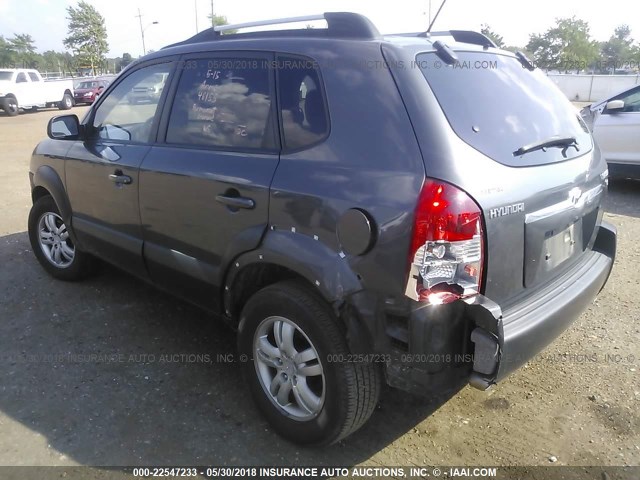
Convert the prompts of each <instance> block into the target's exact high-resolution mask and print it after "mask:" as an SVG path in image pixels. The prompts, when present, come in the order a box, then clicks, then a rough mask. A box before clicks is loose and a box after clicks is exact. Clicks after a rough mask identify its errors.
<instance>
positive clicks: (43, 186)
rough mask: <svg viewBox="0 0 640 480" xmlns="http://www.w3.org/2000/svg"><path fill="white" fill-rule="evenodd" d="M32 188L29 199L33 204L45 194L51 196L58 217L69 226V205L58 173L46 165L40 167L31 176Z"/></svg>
mask: <svg viewBox="0 0 640 480" xmlns="http://www.w3.org/2000/svg"><path fill="white" fill-rule="evenodd" d="M33 186H34V188H33V190H32V191H31V199H32V200H33V202H34V203H35V202H36V201H37V200H38V199H39V198H41V197H42V196H44V195H46V194H48V195H51V197H53V201H54V202H56V205H57V207H58V209H59V210H60V216H61V217H62V219H63V220H64V222H65V224H67V225H68V226H69V225H71V214H72V210H71V204H70V203H69V198H68V197H67V191H66V189H65V188H64V184H63V183H62V179H61V178H60V176H59V175H58V172H56V171H55V170H54V169H53V168H51V167H50V166H48V165H42V166H40V167H39V168H38V170H37V171H36V173H35V174H34V176H33Z"/></svg>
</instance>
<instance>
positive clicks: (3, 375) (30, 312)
mask: <svg viewBox="0 0 640 480" xmlns="http://www.w3.org/2000/svg"><path fill="white" fill-rule="evenodd" d="M84 111H85V108H75V109H74V110H73V113H76V114H79V115H80V114H81V113H82V112H84ZM58 113H59V112H57V111H54V110H47V111H41V112H38V113H28V114H22V115H20V116H19V117H17V118H8V117H6V116H3V115H0V148H1V149H2V155H1V161H2V166H3V168H2V170H1V171H0V182H1V184H2V186H3V188H2V190H0V209H1V211H2V213H3V215H2V216H1V217H0V319H1V320H2V322H1V323H0V432H2V435H0V465H101V466H110V465H153V464H161V465H189V464H200V465H213V464H218V465H222V464H228V465H234V464H240V465H247V464H253V465H260V464H282V465H292V464H293V465H303V464H315V465H358V464H368V465H374V466H375V465H405V466H410V465H549V464H552V463H553V464H554V465H638V464H640V413H639V411H640V409H639V408H638V407H639V406H640V381H639V375H638V370H639V369H640V325H639V323H638V312H639V310H640V309H639V307H640V300H639V295H638V294H639V293H640V273H639V272H640V269H639V268H638V265H639V264H640V247H639V246H638V245H639V243H638V239H640V182H632V181H622V182H614V183H612V184H611V186H610V195H609V198H608V203H607V212H608V213H607V214H606V218H607V220H609V221H610V222H612V223H614V224H615V225H616V226H617V227H618V233H619V236H618V242H619V243H618V257H617V259H616V266H615V268H614V271H613V274H612V276H611V279H610V281H609V283H608V285H607V287H606V288H605V289H604V291H603V292H602V293H601V294H600V296H599V297H598V299H597V300H596V301H595V302H594V303H593V304H592V305H591V306H590V307H589V309H588V310H587V311H586V312H585V313H584V314H583V315H582V317H581V318H580V319H579V320H578V321H577V322H576V323H575V324H574V325H573V326H572V327H571V328H570V329H569V330H568V331H567V332H566V333H564V334H563V335H562V336H561V337H560V338H558V339H557V340H556V341H555V342H554V343H553V344H552V345H551V346H549V347H548V348H547V349H546V350H545V351H544V352H543V353H542V354H541V356H540V357H538V358H537V359H535V360H533V361H531V362H530V363H529V364H527V366H526V367H524V368H523V369H521V370H520V371H518V372H516V373H515V374H513V375H512V376H511V377H510V378H509V379H508V380H506V381H505V382H504V383H502V384H500V385H498V386H496V387H495V388H493V389H492V390H490V391H489V392H480V391H477V390H474V389H472V388H469V387H466V388H464V389H463V390H462V391H461V392H460V393H459V394H457V395H456V396H455V397H454V398H452V399H450V400H449V401H447V402H446V403H442V404H441V402H428V401H425V400H423V399H419V398H415V397H412V396H410V395H407V394H404V393H402V392H398V391H392V390H389V391H387V392H386V393H385V394H384V397H383V399H382V401H381V404H380V406H379V408H378V410H377V411H376V413H375V414H374V415H373V417H372V419H371V421H370V422H369V423H368V424H367V425H366V426H365V427H364V428H363V429H362V430H361V431H360V432H358V433H357V434H355V435H353V436H352V437H350V438H349V439H347V440H346V441H344V442H342V443H341V444H339V445H335V446H332V447H329V448H325V449H305V448H300V447H297V446H294V445H291V444H289V443H287V442H285V441H283V440H281V439H280V438H279V437H278V436H276V435H275V434H274V433H272V432H271V431H270V430H269V428H268V426H267V424H266V423H265V421H263V419H262V418H261V417H260V416H259V415H258V413H257V412H256V410H255V408H254V406H253V404H252V403H251V401H250V399H249V397H248V395H247V390H246V389H245V386H244V385H243V383H242V381H241V379H240V376H239V371H238V370H239V369H238V368H237V366H236V365H235V364H233V363H224V362H221V361H217V360H219V359H220V358H221V357H224V356H225V355H227V354H233V353H234V344H235V342H234V337H233V335H232V334H231V333H230V332H229V331H227V330H226V329H225V328H223V327H221V326H219V325H217V324H216V323H215V322H211V321H210V318H209V317H208V316H207V315H206V314H204V313H203V312H201V311H199V310H197V309H195V308H193V307H191V306H189V305H186V304H184V303H181V302H180V301H177V300H174V299H172V298H169V297H167V296H166V295H164V294H162V293H159V292H157V291H155V290H154V289H152V288H151V287H149V286H147V285H145V284H143V283H141V282H139V281H137V280H135V279H133V278H131V277H129V276H127V275H125V274H122V273H120V272H118V271H116V270H113V269H111V268H105V269H104V272H102V274H101V275H99V276H97V277H95V278H92V279H90V280H88V281H86V282H83V283H75V284H73V283H63V282H58V281H54V280H52V279H51V278H49V277H48V276H47V275H46V274H45V273H44V271H43V270H42V269H41V268H40V267H39V266H38V265H37V263H36V260H35V258H34V257H33V254H32V252H31V250H30V246H29V241H28V238H27V234H26V218H27V214H28V210H29V207H30V197H29V184H28V176H27V171H28V162H29V156H30V153H31V151H32V149H33V147H34V146H35V144H36V143H37V141H38V140H39V139H40V138H41V137H43V136H44V135H45V126H46V122H47V120H48V119H49V118H50V117H52V116H54V115H56V114H58ZM176 354H178V355H180V354H185V355H187V354H191V355H194V354H195V355H199V356H200V357H197V358H193V357H191V358H189V357H188V356H182V357H180V356H177V357H176ZM90 355H95V356H96V357H94V358H91V357H90ZM207 355H208V356H209V358H211V359H212V360H213V361H212V362H211V363H206V362H202V361H199V360H202V358H203V357H205V356H207Z"/></svg>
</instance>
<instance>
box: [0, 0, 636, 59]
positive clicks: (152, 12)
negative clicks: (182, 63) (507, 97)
mask: <svg viewBox="0 0 640 480" xmlns="http://www.w3.org/2000/svg"><path fill="white" fill-rule="evenodd" d="M635 2H636V0H631V1H629V0H608V1H607V2H596V1H592V2H586V1H585V0H562V1H560V0H532V1H528V2H521V1H515V0H485V1H482V0H448V2H447V4H446V5H445V7H444V9H443V12H442V14H441V16H440V17H439V18H438V21H437V23H436V26H435V27H434V29H435V30H438V29H440V30H445V29H472V30H479V29H480V25H482V24H483V23H488V24H489V25H490V26H491V28H492V29H493V30H494V31H496V32H497V33H499V34H500V35H502V36H503V37H504V39H505V41H506V42H507V44H509V45H517V46H524V45H525V44H526V43H527V41H528V39H529V34H531V33H541V32H543V31H545V30H546V29H547V28H549V27H550V26H552V25H553V24H554V19H555V18H556V17H568V16H572V15H576V16H577V17H579V18H581V19H583V20H586V21H588V22H589V24H590V25H591V34H592V36H593V37H594V38H595V39H597V40H607V39H608V38H609V37H610V36H611V34H612V33H613V30H614V28H615V27H616V26H617V25H620V24H622V23H627V24H629V25H630V26H631V29H632V34H633V36H634V38H639V39H640V5H638V4H636V3H635ZM75 3H76V2H75V1H70V0H0V35H3V36H4V37H5V38H7V37H12V36H13V34H14V33H28V34H30V35H31V36H32V37H33V38H34V39H35V41H36V47H37V49H38V51H40V52H43V51H45V50H50V49H52V50H63V49H64V48H63V45H62V39H63V38H64V37H65V35H66V33H67V20H66V19H65V16H66V7H67V6H68V5H72V4H75ZM89 3H91V4H93V5H94V6H95V7H96V8H97V9H98V11H99V12H100V13H101V14H102V15H103V16H104V18H105V21H106V25H107V33H108V35H109V48H110V52H109V56H110V57H116V56H121V55H122V53H123V52H128V53H130V54H131V55H132V56H133V57H137V56H138V55H140V54H142V40H141V35H140V24H139V23H138V18H136V15H137V14H138V8H140V10H141V12H142V15H143V18H142V24H143V27H146V26H147V25H149V24H150V23H151V22H153V21H157V22H159V24H158V25H152V26H149V27H148V28H147V29H146V30H145V41H146V47H147V50H149V49H155V50H157V49H159V48H161V47H163V46H165V45H167V44H170V43H174V42H177V41H180V40H183V39H185V38H187V37H190V36H191V35H193V34H195V33H196V11H197V17H198V27H199V28H198V30H202V29H204V28H206V26H207V17H206V16H207V14H208V13H210V12H211V1H210V0H183V1H180V2H178V1H175V2H170V1H162V0H89ZM439 5H440V0H432V13H433V14H435V12H436V10H437V8H438V7H439ZM633 5H636V6H633ZM214 10H215V12H216V14H222V15H226V16H227V18H228V19H229V22H230V23H241V22H247V21H253V20H262V19H271V18H281V17H290V16H298V15H309V14H314V13H322V12H325V11H352V12H358V13H362V14H365V15H367V16H368V17H369V18H370V19H371V20H372V21H373V22H374V23H375V24H376V26H377V27H378V29H379V30H380V31H381V32H383V33H393V32H413V31H421V30H425V29H426V25H427V24H428V13H427V12H428V10H429V0H393V1H381V0H373V1H371V0H369V1H365V0H360V1H355V0H325V1H322V0H316V1H300V0H275V1H264V0H243V1H238V0H216V1H215V2H214Z"/></svg>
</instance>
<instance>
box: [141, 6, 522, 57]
mask: <svg viewBox="0 0 640 480" xmlns="http://www.w3.org/2000/svg"><path fill="white" fill-rule="evenodd" d="M301 18H303V19H311V18H312V17H297V18H291V19H279V20H273V21H266V22H252V23H251V24H240V25H225V26H222V27H214V28H208V29H206V30H203V31H202V32H200V33H198V34H196V35H194V36H193V37H191V38H188V39H186V40H184V41H182V42H178V43H175V44H172V45H168V46H166V47H164V48H163V49H161V50H159V51H157V52H154V53H152V54H150V55H147V56H146V57H144V59H154V58H162V57H165V56H169V55H174V54H175V55H181V54H188V53H195V52H202V51H216V50H230V51H233V50H253V51H295V50H297V49H300V50H302V49H301V48H300V47H303V46H308V45H309V44H316V45H318V46H320V45H321V44H327V43H329V44H330V43H333V42H344V41H351V42H366V43H371V42H374V43H378V44H383V43H384V44H388V45H390V46H392V47H396V48H399V49H407V50H415V51H433V50H435V48H434V44H435V43H436V42H437V41H440V42H443V43H446V45H447V46H449V47H450V48H452V49H454V50H458V51H460V50H472V51H474V50H475V51H483V50H488V49H492V50H494V49H495V50H496V51H499V50H498V49H497V47H496V45H495V44H494V43H493V41H492V40H490V39H489V38H488V37H486V36H485V35H483V34H482V33H479V32H473V31H468V30H448V31H439V32H429V33H426V32H417V33H401V34H391V35H382V34H380V32H379V31H378V29H377V28H376V27H375V25H374V24H373V23H372V22H371V21H370V20H369V19H368V18H366V17H365V16H363V15H360V14H356V13H351V12H327V13H324V14H322V15H319V16H315V17H314V18H315V19H324V20H326V22H327V28H306V29H286V30H267V31H264V30H263V31H254V32H246V33H232V34H223V31H228V30H237V29H239V28H245V27H246V26H255V25H271V24H273V25H277V24H281V23H293V21H295V20H299V19H301ZM508 53H509V54H510V55H513V53H511V52H508ZM135 63H137V62H135Z"/></svg>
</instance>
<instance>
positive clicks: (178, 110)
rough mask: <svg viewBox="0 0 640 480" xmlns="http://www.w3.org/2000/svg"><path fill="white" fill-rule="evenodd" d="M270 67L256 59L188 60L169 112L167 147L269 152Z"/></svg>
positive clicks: (271, 141) (272, 139) (271, 135)
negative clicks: (180, 146)
mask: <svg viewBox="0 0 640 480" xmlns="http://www.w3.org/2000/svg"><path fill="white" fill-rule="evenodd" d="M271 85H272V81H271V72H270V69H269V63H268V62H267V61H266V60H265V59H262V58H260V59H258V58H229V57H209V58H201V59H195V60H187V61H186V62H185V64H184V68H183V71H182V76H181V77H180V81H179V83H178V88H177V91H176V94H175V99H174V101H173V106H172V108H171V115H170V117H169V126H168V128H167V137H166V142H167V143H171V144H178V145H191V146H207V147H214V148H223V149H239V150H247V149H249V150H253V149H258V150H273V149H274V148H275V133H274V132H275V131H274V121H273V115H272V114H271V111H272V107H271V102H272V96H271Z"/></svg>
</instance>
